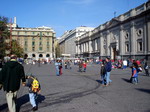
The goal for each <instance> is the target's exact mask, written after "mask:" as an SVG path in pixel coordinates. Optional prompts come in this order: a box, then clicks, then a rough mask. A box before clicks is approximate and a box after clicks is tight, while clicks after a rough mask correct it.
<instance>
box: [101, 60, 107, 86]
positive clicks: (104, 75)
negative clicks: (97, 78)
mask: <svg viewBox="0 0 150 112" xmlns="http://www.w3.org/2000/svg"><path fill="white" fill-rule="evenodd" d="M100 74H101V83H102V85H105V84H106V68H105V60H103V61H102V63H101V70H100Z"/></svg>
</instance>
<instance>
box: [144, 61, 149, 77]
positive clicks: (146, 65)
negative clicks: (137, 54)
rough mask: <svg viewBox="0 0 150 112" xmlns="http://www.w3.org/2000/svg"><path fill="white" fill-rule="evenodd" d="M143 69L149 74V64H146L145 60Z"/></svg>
mask: <svg viewBox="0 0 150 112" xmlns="http://www.w3.org/2000/svg"><path fill="white" fill-rule="evenodd" d="M144 70H145V74H146V76H149V66H148V64H147V62H145V65H144Z"/></svg>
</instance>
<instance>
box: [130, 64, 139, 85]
mask: <svg viewBox="0 0 150 112" xmlns="http://www.w3.org/2000/svg"><path fill="white" fill-rule="evenodd" d="M138 71H139V70H138V64H137V63H133V66H132V75H131V82H132V83H133V84H137V83H138Z"/></svg>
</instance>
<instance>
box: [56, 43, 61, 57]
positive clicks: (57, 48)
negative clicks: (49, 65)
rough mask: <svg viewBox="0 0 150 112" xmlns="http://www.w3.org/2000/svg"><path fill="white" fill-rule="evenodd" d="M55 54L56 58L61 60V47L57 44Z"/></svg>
mask: <svg viewBox="0 0 150 112" xmlns="http://www.w3.org/2000/svg"><path fill="white" fill-rule="evenodd" d="M55 53H56V58H59V57H60V56H61V55H60V46H59V44H58V43H57V45H56V46H55Z"/></svg>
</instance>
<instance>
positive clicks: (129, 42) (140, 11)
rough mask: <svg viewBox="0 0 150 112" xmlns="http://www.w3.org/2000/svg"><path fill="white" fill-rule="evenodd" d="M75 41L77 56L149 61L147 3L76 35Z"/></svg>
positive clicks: (148, 3) (149, 15)
mask: <svg viewBox="0 0 150 112" xmlns="http://www.w3.org/2000/svg"><path fill="white" fill-rule="evenodd" d="M75 43H76V56H78V57H89V58H100V59H102V58H105V57H108V56H110V57H111V59H114V60H116V59H129V58H132V59H133V58H134V59H148V60H150V2H147V3H144V4H142V5H140V6H138V7H136V8H134V9H131V10H130V11H128V12H126V13H124V14H122V15H120V16H118V17H115V18H112V19H111V20H110V21H108V22H106V23H104V24H102V25H99V26H98V27H97V28H95V29H94V30H93V31H90V32H87V33H85V34H83V35H81V36H80V37H77V38H76V40H75Z"/></svg>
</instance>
